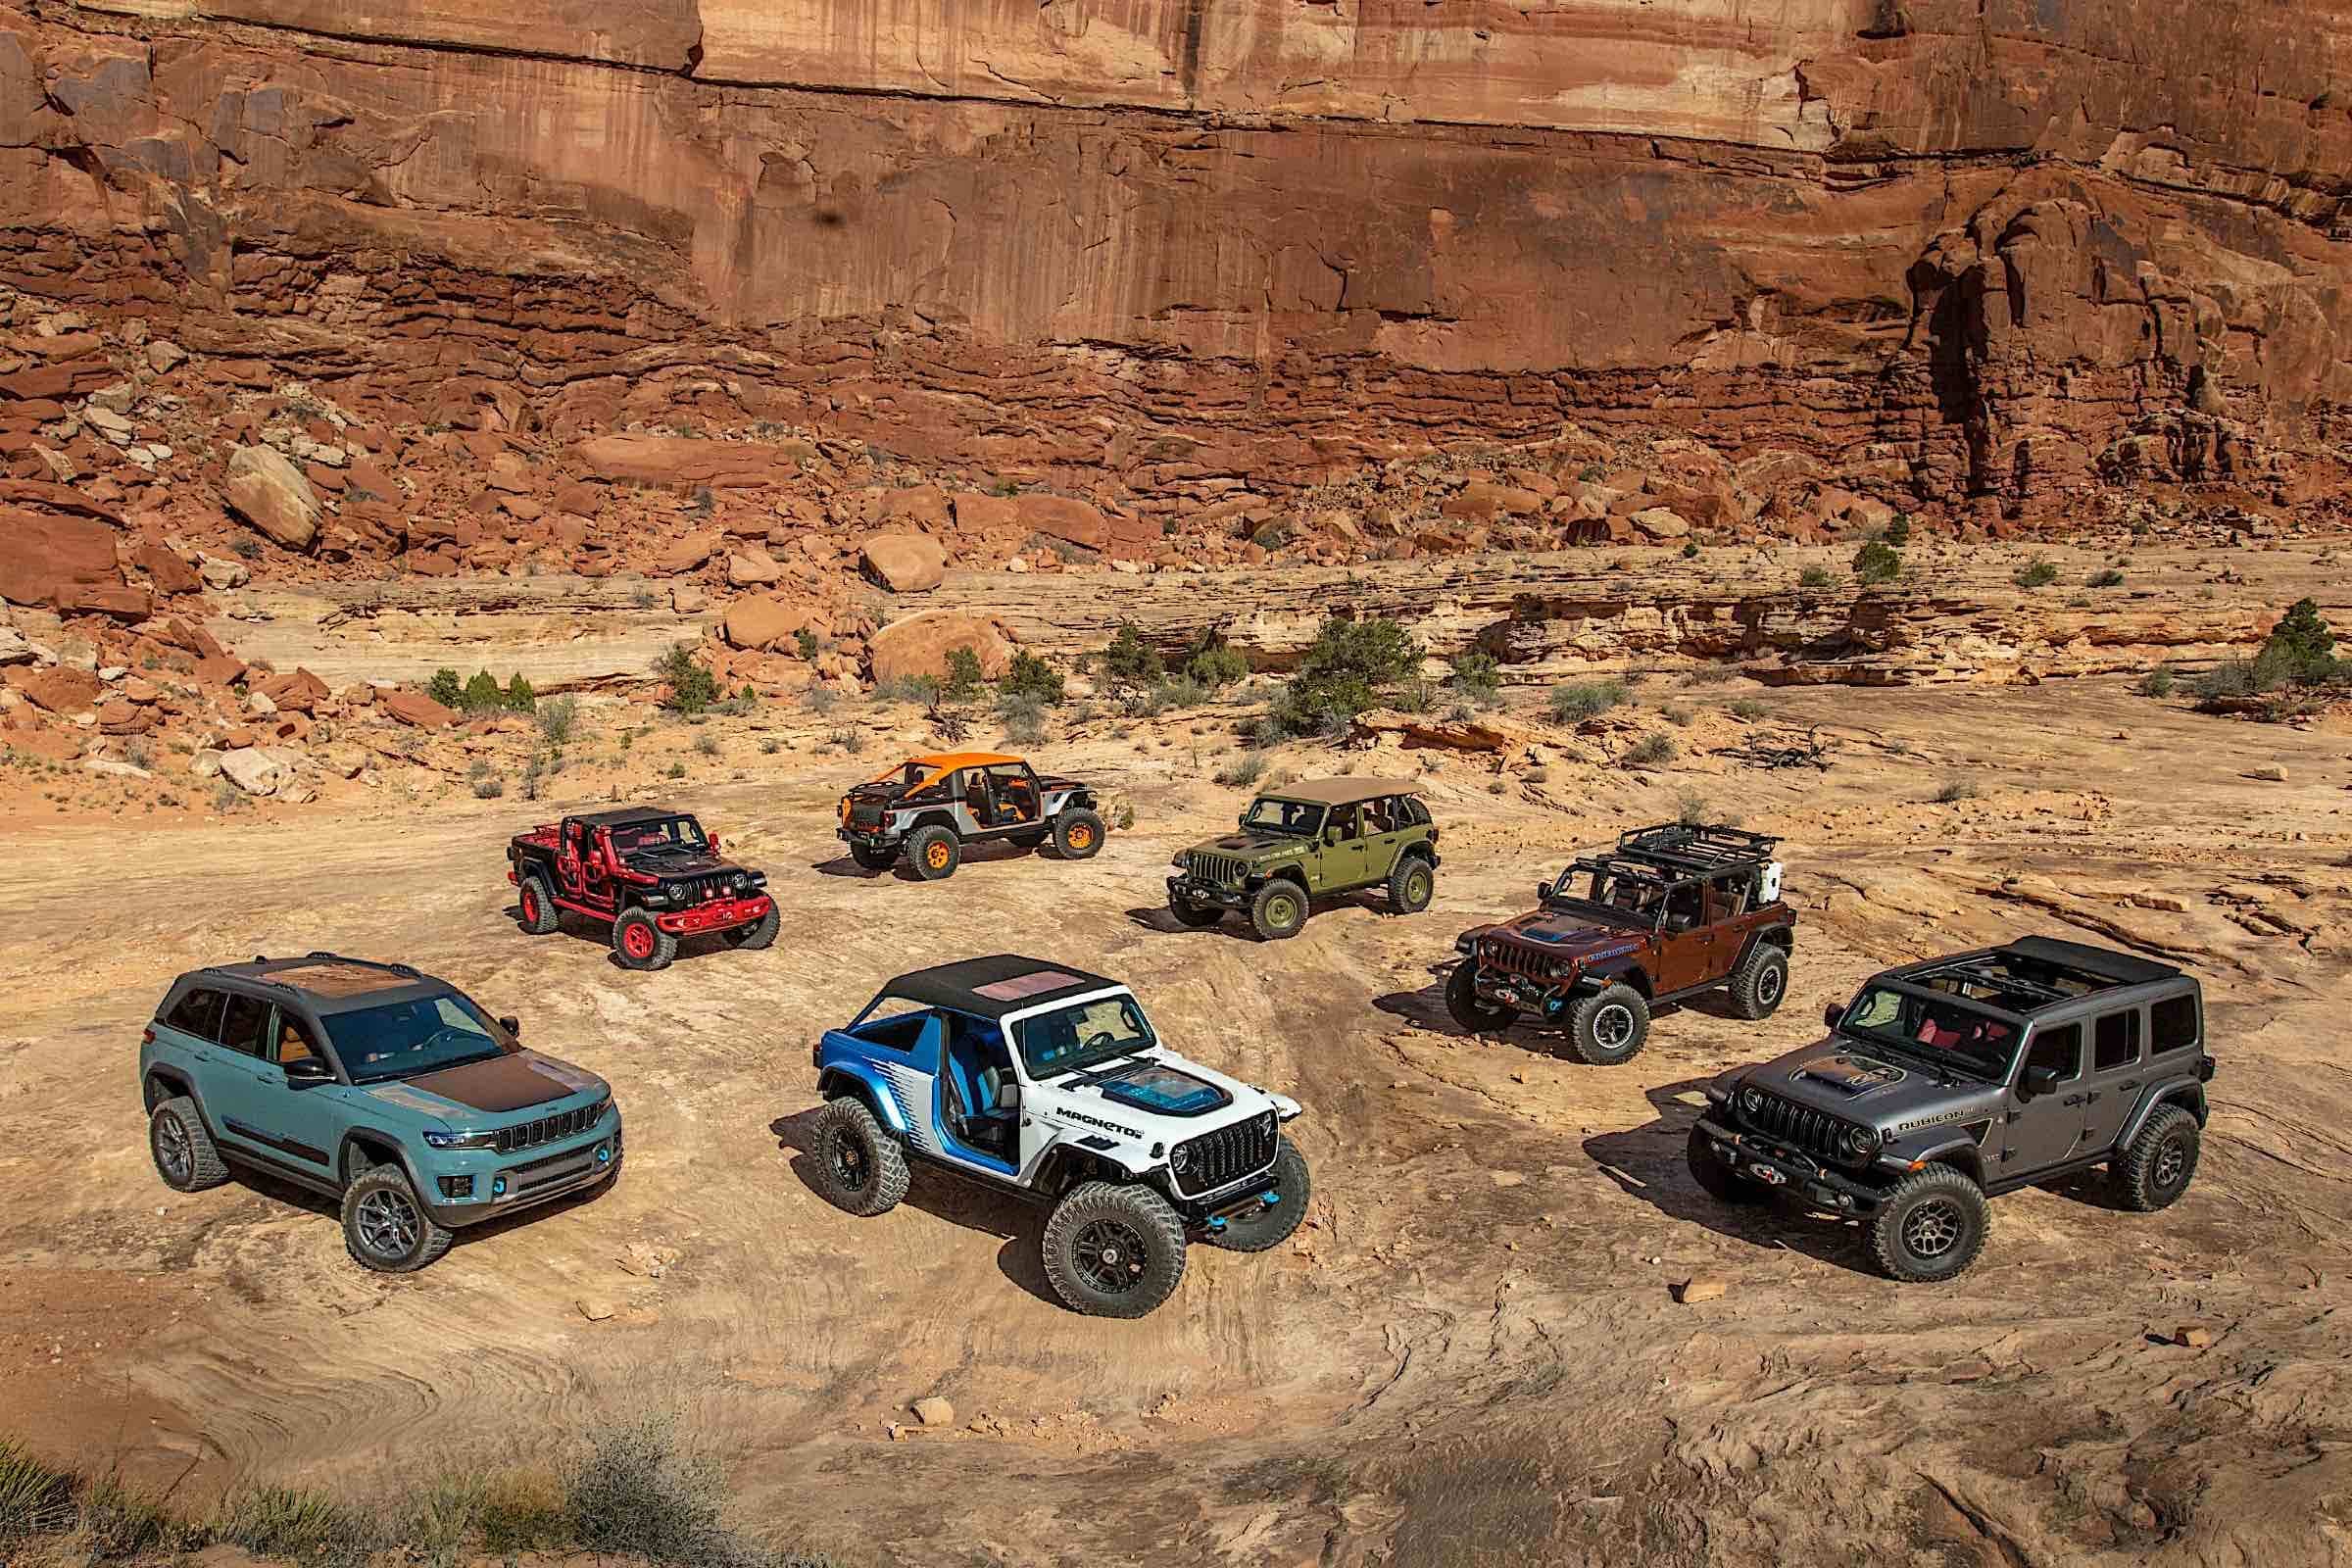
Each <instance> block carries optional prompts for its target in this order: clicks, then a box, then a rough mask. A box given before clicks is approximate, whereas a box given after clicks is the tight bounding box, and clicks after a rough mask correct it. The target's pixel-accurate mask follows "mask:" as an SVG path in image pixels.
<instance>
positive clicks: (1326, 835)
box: [1323, 822, 1347, 844]
mask: <svg viewBox="0 0 2352 1568" xmlns="http://www.w3.org/2000/svg"><path fill="white" fill-rule="evenodd" d="M1346 836H1347V835H1346V834H1345V833H1344V832H1342V831H1341V828H1340V824H1339V823H1337V822H1334V823H1332V824H1331V825H1330V826H1329V827H1327V828H1325V829H1324V830H1323V842H1324V843H1326V844H1337V843H1339V842H1340V840H1341V839H1343V838H1345V837H1346Z"/></svg>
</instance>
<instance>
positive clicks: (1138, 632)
mask: <svg viewBox="0 0 2352 1568" xmlns="http://www.w3.org/2000/svg"><path fill="white" fill-rule="evenodd" d="M1166 673H1167V666H1166V664H1165V663H1164V662H1162V661H1161V659H1160V657H1159V650H1157V649H1156V648H1153V647H1152V645H1151V644H1150V643H1148V642H1146V641H1144V633H1143V628H1142V627H1140V626H1138V625H1136V623H1135V622H1134V621H1132V620H1123V621H1121V622H1119V629H1118V632H1117V633H1116V635H1114V636H1113V637H1112V638H1111V639H1110V646H1109V647H1108V648H1105V649H1104V650H1103V674H1105V675H1107V676H1109V677H1110V678H1111V679H1112V680H1114V681H1117V682H1119V683H1120V684H1121V685H1125V686H1149V685H1152V683H1154V682H1156V681H1157V680H1159V678H1160V677H1161V676H1163V675H1165V674H1166Z"/></svg>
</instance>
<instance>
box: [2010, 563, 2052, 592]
mask: <svg viewBox="0 0 2352 1568" xmlns="http://www.w3.org/2000/svg"><path fill="white" fill-rule="evenodd" d="M2009 580H2010V581H2011V582H2013V583H2015V584H2017V585H2018V586H2019V587H2020V588H2047V587H2048V586H2049V585H2050V584H2052V583H2054V582H2056V581H2057V580H2058V563H2056V562H2054V561H2044V560H2043V559H2042V558H2041V557H2039V556H2035V557H2034V559H2033V560H2032V561H2029V562H2027V563H2026V564H2024V565H2022V566H2020V567H2018V568H2017V570H2015V571H2014V572H2011V573H2010V574H2009Z"/></svg>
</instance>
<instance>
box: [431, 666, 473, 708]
mask: <svg viewBox="0 0 2352 1568" xmlns="http://www.w3.org/2000/svg"><path fill="white" fill-rule="evenodd" d="M424 695H425V696H427V697H430V698H431V699H432V700H433V701H434V702H436V703H439V704H440V705H441V706H442V707H443V708H456V707H458V706H460V705H461V704H463V703H464V702H465V701H466V687H465V685H464V684H463V683H462V682H460V681H459V679H458V672H457V671H456V670H454V669H436V670H434V671H433V678H432V679H431V680H428V681H426V682H425V683H424Z"/></svg>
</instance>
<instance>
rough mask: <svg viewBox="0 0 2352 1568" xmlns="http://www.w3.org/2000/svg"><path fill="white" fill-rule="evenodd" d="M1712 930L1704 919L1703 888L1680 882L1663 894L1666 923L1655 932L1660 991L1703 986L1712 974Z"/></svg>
mask: <svg viewBox="0 0 2352 1568" xmlns="http://www.w3.org/2000/svg"><path fill="white" fill-rule="evenodd" d="M1714 952H1715V929H1714V927H1712V926H1710V925H1708V924H1707V920H1706V885H1705V884H1704V883H1701V882H1682V883H1677V884H1676V885H1675V886H1674V887H1672V888H1669V889H1667V891H1666V923H1665V926H1664V928H1663V929H1662V930H1661V931H1660V932H1659V933H1658V976H1657V985H1658V989H1659V990H1660V991H1680V990H1682V989H1683V988H1684V987H1686V986H1696V985H1704V984H1705V983H1706V982H1707V981H1708V980H1709V979H1711V978H1712V977H1713V975H1714V972H1715V971H1714V964H1713V957H1714Z"/></svg>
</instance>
